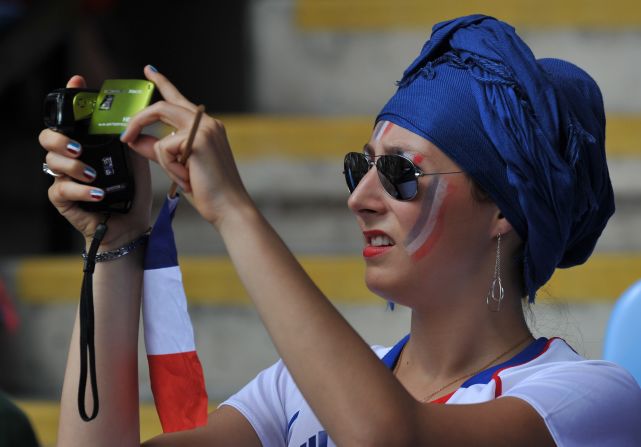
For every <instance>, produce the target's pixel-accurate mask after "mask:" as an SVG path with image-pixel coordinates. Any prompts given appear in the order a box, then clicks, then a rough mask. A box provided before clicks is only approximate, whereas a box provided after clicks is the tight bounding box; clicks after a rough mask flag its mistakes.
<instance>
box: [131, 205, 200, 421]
mask: <svg viewBox="0 0 641 447" xmlns="http://www.w3.org/2000/svg"><path fill="white" fill-rule="evenodd" d="M178 199H179V198H178V196H175V197H174V198H170V197H167V200H166V201H165V203H164V204H163V207H162V209H161V210H160V214H159V215H158V219H157V220H156V223H155V225H154V227H153V230H152V232H151V235H150V236H149V241H148V243H147V251H146V254H145V272H144V285H143V305H142V311H143V326H144V332H145V345H146V348H147V360H148V362H149V375H150V378H151V391H152V393H153V395H154V402H155V403H156V411H157V412H158V416H159V417H160V423H161V425H162V429H163V432H165V433H169V432H175V431H181V430H189V429H192V428H196V427H200V426H202V425H205V424H206V423H207V411H208V409H207V404H208V401H207V391H206V389H205V380H204V377H203V369H202V366H201V364H200V360H199V359H198V354H197V353H196V344H195V341H194V330H193V328H192V326H191V320H190V318H189V314H188V313H187V298H186V296H185V290H184V288H183V283H182V274H181V272H180V267H179V266H178V253H177V251H176V243H175V240H174V232H173V230H172V228H171V221H172V220H173V217H174V212H175V211H176V206H177V205H178Z"/></svg>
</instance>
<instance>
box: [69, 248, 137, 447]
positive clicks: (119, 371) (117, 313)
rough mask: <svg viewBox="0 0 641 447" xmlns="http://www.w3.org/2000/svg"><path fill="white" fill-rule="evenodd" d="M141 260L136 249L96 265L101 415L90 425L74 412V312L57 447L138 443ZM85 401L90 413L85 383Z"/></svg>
mask: <svg viewBox="0 0 641 447" xmlns="http://www.w3.org/2000/svg"><path fill="white" fill-rule="evenodd" d="M143 255H144V250H142V249H137V250H136V251H134V252H133V253H131V254H129V255H127V256H124V257H122V258H120V259H117V260H114V261H110V262H103V263H98V264H96V270H95V273H94V277H93V294H94V307H95V350H96V376H97V382H98V396H99V402H100V411H99V413H98V417H97V418H96V419H94V420H93V421H90V422H84V421H83V420H82V419H81V418H80V415H79V413H78V403H77V399H78V381H79V376H80V373H79V371H80V347H79V320H78V314H77V313H76V322H75V325H74V329H73V334H72V337H71V344H70V347H69V356H68V359H67V369H66V371H65V378H64V385H63V390H62V400H61V408H60V410H61V411H60V424H59V437H58V445H59V446H64V447H68V446H88V445H91V446H102V445H105V446H107V445H109V446H114V445H118V446H133V445H139V444H140V439H139V438H140V436H139V417H138V411H139V409H138V364H137V360H138V356H137V351H138V323H139V317H140V297H141V288H142V276H143V271H142V258H143ZM78 268H80V263H79V266H78ZM85 396H86V399H85V403H86V408H87V412H88V413H89V414H90V413H91V408H92V406H93V399H92V397H91V388H90V386H89V383H88V384H87V388H86V393H85Z"/></svg>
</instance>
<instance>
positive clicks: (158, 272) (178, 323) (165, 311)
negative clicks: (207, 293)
mask: <svg viewBox="0 0 641 447" xmlns="http://www.w3.org/2000/svg"><path fill="white" fill-rule="evenodd" d="M142 312H143V319H144V325H145V345H146V348H147V354H148V355H162V354H177V353H181V352H190V351H195V350H196V343H195V342H194V330H193V328H192V326H191V320H190V318H189V314H188V313H187V299H186V297H185V291H184V289H183V284H182V274H181V272H180V267H178V266H174V267H167V268H161V269H155V270H146V271H145V277H144V291H143V307H142Z"/></svg>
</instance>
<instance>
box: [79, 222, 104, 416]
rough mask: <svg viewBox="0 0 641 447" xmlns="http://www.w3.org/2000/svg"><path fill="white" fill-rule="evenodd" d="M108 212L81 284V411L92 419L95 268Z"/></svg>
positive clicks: (95, 394)
mask: <svg viewBox="0 0 641 447" xmlns="http://www.w3.org/2000/svg"><path fill="white" fill-rule="evenodd" d="M109 217H110V215H109V214H108V215H107V217H106V218H105V220H104V221H103V222H102V223H100V224H98V226H97V227H96V232H95V233H94V236H93V239H92V240H91V245H90V248H89V252H88V253H87V257H86V258H85V261H84V265H83V268H82V271H83V276H82V288H81V290H80V383H79V384H78V411H79V413H80V417H81V418H82V420H83V421H85V422H89V421H91V420H93V419H95V418H96V416H98V408H99V407H100V405H99V401H98V382H97V381H96V349H95V340H94V332H95V327H94V307H93V272H94V269H95V267H96V254H97V253H98V247H99V246H100V243H101V242H102V240H103V238H104V237H105V234H106V233H107V221H108V220H109ZM87 366H88V367H89V377H90V380H91V395H92V397H93V410H92V412H91V415H90V416H89V415H87V412H86V409H85V390H86V388H87Z"/></svg>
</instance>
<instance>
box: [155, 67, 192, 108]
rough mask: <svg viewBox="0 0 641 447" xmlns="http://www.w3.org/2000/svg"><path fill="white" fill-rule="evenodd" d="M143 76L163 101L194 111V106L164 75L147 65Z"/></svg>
mask: <svg viewBox="0 0 641 447" xmlns="http://www.w3.org/2000/svg"><path fill="white" fill-rule="evenodd" d="M145 76H146V77H147V79H149V80H150V81H151V82H153V83H154V84H155V85H156V88H158V91H159V92H160V94H161V95H162V97H163V98H164V100H165V101H167V102H169V103H172V104H176V105H179V106H181V107H184V108H186V109H189V110H191V111H192V112H195V111H196V106H195V105H194V104H193V103H191V102H190V101H189V100H187V98H185V97H184V96H183V95H182V93H180V92H179V91H178V89H177V88H176V87H175V86H174V84H172V83H171V82H170V81H169V79H167V77H166V76H165V75H163V74H161V73H160V72H158V70H157V69H156V68H155V67H153V66H152V65H147V66H146V67H145Z"/></svg>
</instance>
